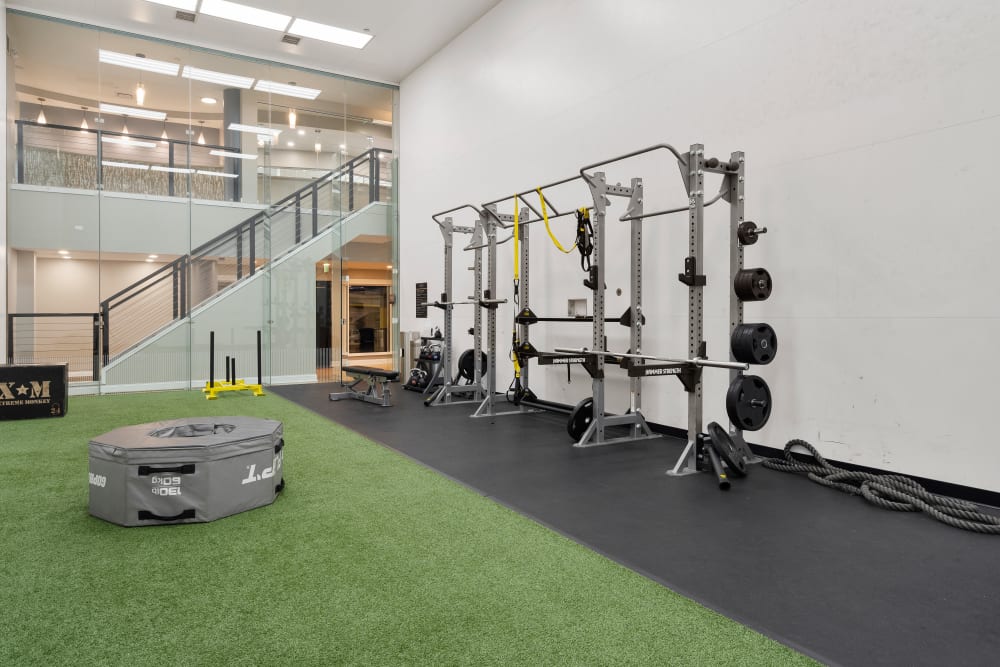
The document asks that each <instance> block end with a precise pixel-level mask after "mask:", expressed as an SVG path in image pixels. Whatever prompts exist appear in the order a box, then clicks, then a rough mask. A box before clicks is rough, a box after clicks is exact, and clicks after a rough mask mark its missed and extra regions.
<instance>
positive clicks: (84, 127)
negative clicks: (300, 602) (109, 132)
mask: <svg viewBox="0 0 1000 667" xmlns="http://www.w3.org/2000/svg"><path fill="white" fill-rule="evenodd" d="M80 109H81V110H82V111H83V120H82V121H80V129H81V130H89V129H90V126H89V125H87V107H80Z"/></svg>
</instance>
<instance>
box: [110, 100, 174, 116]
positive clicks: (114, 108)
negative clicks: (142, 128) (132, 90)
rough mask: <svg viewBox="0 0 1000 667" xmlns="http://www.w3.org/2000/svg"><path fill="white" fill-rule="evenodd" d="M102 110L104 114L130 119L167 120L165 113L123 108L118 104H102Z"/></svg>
mask: <svg viewBox="0 0 1000 667" xmlns="http://www.w3.org/2000/svg"><path fill="white" fill-rule="evenodd" d="M100 109H101V111H102V112H103V113H113V114H117V115H119V116H128V117H130V118H133V117H134V118H148V119H149V120H166V118H167V114H166V112H164V111H154V110H152V109H137V108H135V107H123V106H119V105H117V104H105V103H104V102H101V106H100Z"/></svg>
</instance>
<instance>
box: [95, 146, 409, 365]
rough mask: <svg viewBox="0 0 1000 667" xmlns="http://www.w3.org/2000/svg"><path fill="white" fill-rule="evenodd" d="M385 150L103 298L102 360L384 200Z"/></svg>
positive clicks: (347, 166)
mask: <svg viewBox="0 0 1000 667" xmlns="http://www.w3.org/2000/svg"><path fill="white" fill-rule="evenodd" d="M389 153H390V152H389V151H384V150H380V149H372V150H369V151H367V152H365V153H362V154H361V155H359V156H357V157H355V158H354V159H352V160H350V161H348V162H346V163H345V164H344V165H342V166H340V167H339V168H337V169H335V170H333V171H330V172H327V173H325V174H324V175H323V176H321V177H320V178H317V179H315V180H313V181H311V182H310V183H308V184H306V185H305V186H303V187H301V188H299V189H298V190H296V191H294V192H292V193H290V194H289V195H287V196H285V197H283V198H282V199H281V200H279V201H278V202H276V203H275V204H273V205H272V206H269V207H268V208H267V209H266V210H264V211H260V212H258V213H255V214H254V215H252V216H251V217H249V218H247V219H246V220H244V221H243V222H240V223H239V224H237V225H235V226H234V227H232V228H230V229H229V230H227V231H225V232H223V233H222V234H219V235H218V236H216V237H215V238H213V239H210V240H209V241H207V242H205V243H203V244H201V245H200V246H198V247H197V248H195V249H194V250H192V251H191V253H190V254H188V255H182V256H181V257H179V258H177V259H175V260H174V261H172V262H170V263H169V264H166V265H164V266H162V267H160V268H159V269H157V270H156V271H154V272H153V273H151V274H149V275H147V276H145V277H144V278H142V279H140V280H138V281H136V282H135V283H133V284H131V285H129V286H128V287H126V288H124V289H122V290H120V291H118V292H116V293H115V294H113V295H111V296H110V297H108V298H107V299H104V300H103V301H101V304H100V321H101V323H102V325H103V335H102V336H101V359H102V363H103V365H107V364H108V363H109V362H110V361H112V360H114V359H116V358H118V357H119V356H121V355H122V354H124V353H125V352H127V351H129V350H131V349H132V348H134V347H135V346H137V345H138V344H139V343H141V342H142V341H143V340H145V339H146V338H147V337H149V336H150V335H152V334H154V333H156V332H157V331H159V330H161V329H163V328H164V327H165V326H167V325H169V324H171V323H173V322H175V321H177V320H179V319H182V318H184V317H187V316H188V315H189V314H190V312H191V310H192V309H193V308H195V307H197V306H198V305H199V304H202V303H204V302H206V301H207V300H208V299H210V298H212V297H214V296H215V295H217V294H219V293H221V292H222V291H224V290H227V289H230V288H231V287H233V286H234V285H236V284H237V283H239V282H240V281H243V280H245V279H247V278H250V277H251V276H253V275H255V274H256V273H257V271H258V270H260V269H261V268H262V267H263V266H265V265H266V264H267V263H269V262H272V261H274V260H276V259H279V258H280V257H282V256H284V255H285V254H287V253H289V252H291V251H292V250H294V249H295V248H296V247H298V246H299V245H301V244H302V243H305V242H307V241H309V240H311V239H313V238H315V237H316V236H317V235H319V234H320V233H322V232H324V231H326V230H327V229H329V228H330V227H331V226H333V225H334V224H336V223H337V222H339V221H340V220H341V219H342V218H343V214H344V213H349V212H353V211H354V210H357V209H358V208H361V207H362V206H365V205H367V204H368V203H371V202H377V201H381V199H382V197H383V190H384V189H385V188H386V187H389V186H388V185H387V184H386V181H385V180H384V179H383V178H382V171H383V169H382V162H383V160H382V156H383V155H388V154H389ZM344 187H347V189H348V194H347V197H346V199H347V201H346V207H344V206H343V204H344V203H345V202H344V201H343V200H344V197H343V188H344Z"/></svg>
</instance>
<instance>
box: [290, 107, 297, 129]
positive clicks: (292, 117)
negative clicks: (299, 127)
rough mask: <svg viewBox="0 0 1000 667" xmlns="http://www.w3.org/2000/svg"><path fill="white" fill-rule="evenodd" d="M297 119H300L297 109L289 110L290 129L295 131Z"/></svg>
mask: <svg viewBox="0 0 1000 667" xmlns="http://www.w3.org/2000/svg"><path fill="white" fill-rule="evenodd" d="M297 118H298V116H297V115H296V114H295V109H289V110H288V127H289V128H290V129H293V130H294V129H295V120H296V119H297Z"/></svg>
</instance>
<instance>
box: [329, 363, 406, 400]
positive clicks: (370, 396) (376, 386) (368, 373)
mask: <svg viewBox="0 0 1000 667" xmlns="http://www.w3.org/2000/svg"><path fill="white" fill-rule="evenodd" d="M343 371H344V373H346V374H347V375H350V376H351V377H352V378H353V379H354V382H352V383H351V384H349V385H346V386H347V391H341V392H335V393H332V394H330V400H331V401H339V400H341V399H344V398H356V399H358V400H359V401H365V402H366V403H374V404H375V405H381V406H382V407H383V408H387V407H389V405H390V403H389V383H390V382H392V381H393V380H395V379H396V378H398V377H399V372H398V371H387V370H385V369H383V368H372V367H371V366H344V368H343ZM362 382H364V383H365V384H366V385H368V389H367V390H365V391H358V390H357V389H355V387H356V386H358V385H359V384H361V383H362ZM340 384H341V385H343V384H344V383H343V382H341V383H340Z"/></svg>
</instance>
